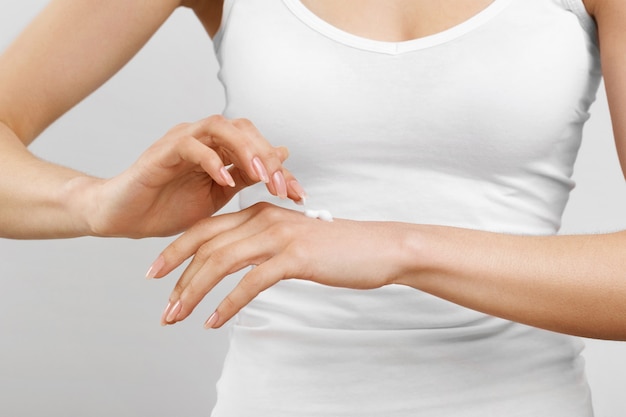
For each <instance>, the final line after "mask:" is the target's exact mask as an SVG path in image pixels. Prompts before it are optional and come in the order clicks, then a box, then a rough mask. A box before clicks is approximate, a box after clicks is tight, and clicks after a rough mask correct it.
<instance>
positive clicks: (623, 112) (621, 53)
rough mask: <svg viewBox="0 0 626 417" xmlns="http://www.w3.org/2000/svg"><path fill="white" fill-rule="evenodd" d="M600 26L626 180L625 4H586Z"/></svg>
mask: <svg viewBox="0 0 626 417" xmlns="http://www.w3.org/2000/svg"><path fill="white" fill-rule="evenodd" d="M586 4H587V7H588V9H589V11H590V12H591V13H592V14H593V16H594V18H595V19H596V22H597V23H598V35H599V39H600V54H601V59H602V73H603V77H604V84H605V87H606V93H607V99H608V103H609V109H610V112H611V121H612V124H613V132H614V136H615V144H616V148H617V152H618V156H619V160H620V164H621V166H622V171H623V172H624V175H625V176H626V24H625V23H624V22H626V2H625V1H624V0H586Z"/></svg>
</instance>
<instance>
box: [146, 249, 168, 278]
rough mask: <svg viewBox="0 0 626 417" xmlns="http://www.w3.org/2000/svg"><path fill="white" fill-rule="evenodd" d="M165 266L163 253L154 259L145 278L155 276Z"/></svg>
mask: <svg viewBox="0 0 626 417" xmlns="http://www.w3.org/2000/svg"><path fill="white" fill-rule="evenodd" d="M164 266H165V258H164V257H163V255H160V256H159V257H158V258H157V259H156V261H154V262H153V263H152V265H150V268H149V269H148V272H146V279H152V278H154V277H156V276H157V274H158V273H159V272H160V271H161V269H163V267H164Z"/></svg>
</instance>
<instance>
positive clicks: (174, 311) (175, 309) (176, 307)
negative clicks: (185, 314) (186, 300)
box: [165, 300, 183, 323]
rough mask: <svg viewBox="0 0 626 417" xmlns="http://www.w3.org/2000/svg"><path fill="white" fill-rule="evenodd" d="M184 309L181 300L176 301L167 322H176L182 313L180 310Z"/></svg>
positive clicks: (166, 319)
mask: <svg viewBox="0 0 626 417" xmlns="http://www.w3.org/2000/svg"><path fill="white" fill-rule="evenodd" d="M182 308H183V305H182V304H181V303H180V300H178V301H176V303H175V304H174V305H173V306H172V310H170V312H169V313H168V314H167V317H166V318H165V321H166V322H168V323H172V322H173V321H174V320H176V317H177V316H178V313H180V310H181V309H182Z"/></svg>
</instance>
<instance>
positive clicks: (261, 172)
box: [252, 156, 270, 184]
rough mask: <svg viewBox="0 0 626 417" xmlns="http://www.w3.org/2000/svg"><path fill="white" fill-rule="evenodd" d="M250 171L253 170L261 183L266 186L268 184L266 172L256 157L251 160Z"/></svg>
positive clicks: (268, 179)
mask: <svg viewBox="0 0 626 417" xmlns="http://www.w3.org/2000/svg"><path fill="white" fill-rule="evenodd" d="M252 169H254V172H255V173H256V175H257V176H258V177H259V179H260V180H261V181H263V182H264V183H266V184H267V183H268V182H270V177H269V176H268V175H267V170H266V169H265V167H264V166H263V162H261V160H260V159H259V157H258V156H255V157H254V158H253V159H252Z"/></svg>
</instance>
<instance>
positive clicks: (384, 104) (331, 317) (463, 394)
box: [213, 0, 601, 417]
mask: <svg viewBox="0 0 626 417" xmlns="http://www.w3.org/2000/svg"><path fill="white" fill-rule="evenodd" d="M595 30H596V28H595V24H594V22H593V20H592V19H591V17H590V16H589V15H588V14H586V12H585V9H584V7H583V4H582V0H494V1H493V2H492V3H491V4H490V5H489V6H488V7H487V8H486V9H484V10H483V11H481V12H480V13H478V14H477V15H475V16H474V17H472V18H470V19H469V20H467V21H465V22H463V23H461V24H459V25H457V26H454V27H452V28H450V29H448V30H445V31H443V32H441V33H438V34H435V35H432V36H427V37H424V38H419V39H415V40H411V41H406V42H381V41H373V40H369V39H365V38H362V37H359V36H355V35H352V34H349V33H346V32H344V31H342V30H339V29H337V28H335V27H333V26H331V25H330V24H328V23H327V22H325V21H323V20H321V19H320V18H318V17H317V16H316V15H314V14H313V13H312V12H310V11H309V10H308V9H307V8H306V7H304V6H303V5H302V4H301V3H300V1H299V0H266V1H260V0H226V2H225V9H224V17H223V22H222V27H221V29H220V31H219V33H218V35H217V36H216V38H215V49H216V52H217V56H218V60H219V62H220V73H219V76H220V79H221V81H222V83H223V85H224V87H225V92H226V103H227V104H226V108H225V111H224V113H225V115H226V116H227V117H246V118H248V119H250V120H252V121H253V122H254V123H255V124H256V125H257V127H258V128H259V129H260V131H261V132H262V133H263V134H264V135H265V136H266V137H267V138H268V139H269V140H270V141H271V142H272V143H274V144H275V145H285V146H287V147H289V149H290V153H291V156H290V158H289V160H288V161H287V166H288V167H289V169H291V171H292V172H293V173H294V174H295V175H296V177H297V178H298V179H299V180H300V182H301V183H302V184H303V186H304V187H305V189H306V190H307V192H308V193H309V195H310V199H309V204H308V206H309V207H310V208H314V209H316V208H323V209H328V210H330V211H331V212H332V213H333V215H334V216H335V217H341V218H350V219H357V220H390V221H403V222H411V223H428V224H440V225H450V226H458V227H466V228H472V229H481V230H490V231H496V232H502V233H514V234H533V235H539V234H540V235H547V234H554V233H556V232H557V231H558V228H559V225H560V217H561V214H562V212H563V209H564V206H565V204H566V202H567V199H568V195H569V192H570V190H571V189H572V187H573V186H574V184H573V182H572V180H571V174H572V166H573V164H574V161H575V158H576V154H577V151H578V148H579V145H580V140H581V131H582V127H583V124H584V122H585V121H586V120H587V118H588V109H589V106H590V104H591V103H592V102H593V100H594V98H595V92H596V90H597V88H598V84H599V80H600V77H601V74H600V65H599V56H598V49H597V41H596V37H595ZM261 200H264V201H271V202H273V203H276V204H279V205H286V206H287V207H289V208H292V209H293V208H296V206H293V205H291V204H289V203H288V202H284V201H281V200H278V199H271V198H268V196H267V192H266V191H265V189H264V187H263V186H255V187H252V188H250V189H247V190H244V191H243V192H242V193H241V205H242V207H247V206H249V205H251V204H254V203H255V202H257V201H261ZM338 256H340V254H338ZM459 256H462V254H459ZM231 332H232V333H231V347H230V351H229V353H228V356H227V358H226V362H225V365H224V370H223V374H222V377H221V379H220V381H219V383H218V402H217V405H216V408H215V409H214V412H213V416H214V417H234V416H255V417H264V416H272V417H282V416H285V417H286V416H289V417H304V416H316V417H319V416H333V417H336V416H360V417H364V416H386V417H392V416H403V417H405V416H420V417H434V416H446V417H448V416H454V417H469V416H472V417H478V416H480V417H486V416H507V417H515V416H526V417H530V416H533V417H535V416H550V417H561V416H562V417H589V416H591V415H592V412H591V409H590V408H591V406H590V394H589V390H588V387H587V384H586V381H585V377H584V369H583V368H584V365H583V360H582V359H581V357H580V356H579V353H580V350H581V349H582V343H581V342H580V341H579V340H578V339H576V338H572V337H569V336H564V335H560V334H556V333H552V332H547V331H543V330H538V329H535V328H531V327H528V326H524V325H520V324H517V323H512V322H509V321H505V320H502V319H498V318H494V317H491V316H488V315H485V314H482V313H478V312H476V311H472V310H469V309H466V308H463V307H459V306H457V305H455V304H452V303H449V302H446V301H443V300H441V299H438V298H436V297H433V296H431V295H428V294H425V293H422V292H420V291H417V290H414V289H411V288H407V287H401V286H388V287H384V288H381V289H377V290H370V291H353V290H347V289H341V288H330V287H325V286H321V285H318V284H313V283H310V282H305V281H300V280H295V279H294V280H289V281H285V282H281V283H279V284H277V285H276V286H274V287H272V288H270V289H268V290H267V291H265V292H264V293H262V294H261V295H260V296H259V297H257V299H256V300H254V301H253V302H252V303H251V304H250V305H249V306H248V307H246V308H245V309H244V310H243V311H242V312H241V313H240V314H239V315H238V317H237V318H236V319H235V320H234V323H233V324H232V327H231Z"/></svg>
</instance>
